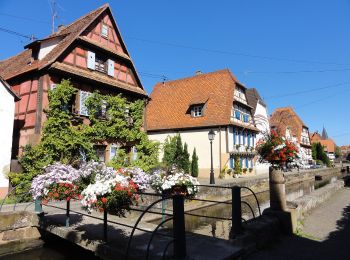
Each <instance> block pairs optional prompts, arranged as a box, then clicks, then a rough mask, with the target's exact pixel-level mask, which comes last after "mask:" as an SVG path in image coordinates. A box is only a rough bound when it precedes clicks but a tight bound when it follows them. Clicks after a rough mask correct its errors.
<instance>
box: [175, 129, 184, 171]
mask: <svg viewBox="0 0 350 260" xmlns="http://www.w3.org/2000/svg"><path fill="white" fill-rule="evenodd" d="M175 138H176V146H175V153H174V162H175V164H176V165H177V166H178V167H179V168H181V169H184V165H183V155H184V152H183V146H182V140H181V136H180V135H179V134H178V135H176V136H175Z"/></svg>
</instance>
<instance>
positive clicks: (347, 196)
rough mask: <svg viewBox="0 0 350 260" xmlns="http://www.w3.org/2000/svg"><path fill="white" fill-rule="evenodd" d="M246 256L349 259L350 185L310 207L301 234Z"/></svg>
mask: <svg viewBox="0 0 350 260" xmlns="http://www.w3.org/2000/svg"><path fill="white" fill-rule="evenodd" d="M247 259H259V260H260V259H350V188H344V189H343V190H341V191H339V192H338V193H337V194H335V195H334V196H333V197H332V198H330V199H329V200H328V201H327V202H325V203H324V204H322V205H321V206H320V207H318V208H316V209H315V210H313V211H312V212H311V213H310V215H308V216H307V217H306V218H305V221H304V228H303V230H302V235H301V236H296V235H294V236H291V237H283V238H281V239H280V241H278V242H276V244H274V245H273V246H271V247H270V248H266V249H264V250H262V251H259V252H257V253H255V254H253V255H251V256H249V257H248V258H247Z"/></svg>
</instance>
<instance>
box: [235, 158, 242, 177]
mask: <svg viewBox="0 0 350 260" xmlns="http://www.w3.org/2000/svg"><path fill="white" fill-rule="evenodd" d="M233 172H234V174H241V173H242V167H241V163H240V158H239V156H238V155H235V157H234V166H233Z"/></svg>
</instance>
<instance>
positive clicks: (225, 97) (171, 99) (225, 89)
mask: <svg viewBox="0 0 350 260" xmlns="http://www.w3.org/2000/svg"><path fill="white" fill-rule="evenodd" d="M245 92H246V88H245V87H244V86H243V85H242V84H240V83H239V82H238V81H237V80H236V78H235V77H234V76H233V75H232V73H231V72H230V71H229V70H220V71H216V72H211V73H206V74H199V75H196V76H193V77H190V78H185V79H179V80H174V81H168V82H164V83H158V84H157V85H156V86H155V87H154V89H153V92H152V93H151V95H150V97H151V101H150V102H149V104H148V105H147V109H146V110H147V111H146V125H145V127H146V130H147V134H148V136H149V138H150V139H151V140H156V141H159V142H160V143H161V144H163V143H164V141H165V139H166V138H167V137H168V136H174V135H176V134H180V135H181V138H182V141H183V142H186V143H187V145H188V151H189V153H190V154H192V152H193V149H194V148H196V152H197V155H198V157H199V162H198V164H199V177H209V173H210V165H211V157H210V156H211V154H210V142H209V140H208V132H209V131H210V130H213V131H214V132H215V139H214V141H213V167H214V171H215V177H218V176H219V173H220V171H221V170H222V169H224V168H225V166H226V167H228V168H233V166H234V158H236V159H237V158H238V159H239V163H240V165H241V166H242V168H243V169H246V170H245V171H246V174H248V173H254V170H255V163H254V156H255V143H256V134H257V133H258V129H257V128H256V127H255V125H254V120H253V116H252V115H253V114H252V111H251V107H250V106H249V105H248V103H247V99H246V94H245ZM162 157H163V154H161V155H160V160H161V159H162Z"/></svg>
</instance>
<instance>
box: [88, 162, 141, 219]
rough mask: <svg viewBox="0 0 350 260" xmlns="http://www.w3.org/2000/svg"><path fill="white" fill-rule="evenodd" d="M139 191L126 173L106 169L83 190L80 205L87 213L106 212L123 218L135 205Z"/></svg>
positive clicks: (121, 170) (120, 170)
mask: <svg viewBox="0 0 350 260" xmlns="http://www.w3.org/2000/svg"><path fill="white" fill-rule="evenodd" d="M139 190H140V189H139V186H138V185H137V184H136V183H135V182H134V181H133V180H132V179H131V177H130V176H128V174H126V171H123V169H119V170H118V171H115V170H114V169H113V168H111V167H106V168H105V170H104V171H103V172H99V173H97V174H96V177H95V181H94V183H92V184H90V185H88V186H87V187H86V189H84V191H83V192H82V194H81V195H82V200H81V203H82V205H83V207H84V208H85V209H86V210H87V211H88V212H89V213H91V212H92V211H93V210H96V211H100V212H102V211H105V210H106V211H107V212H108V213H110V214H113V215H117V216H125V213H126V212H127V211H128V210H129V209H130V205H132V204H137V201H138V199H139V195H138V194H137V192H138V191H139Z"/></svg>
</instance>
